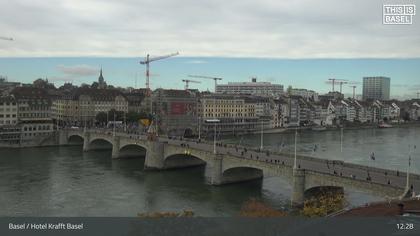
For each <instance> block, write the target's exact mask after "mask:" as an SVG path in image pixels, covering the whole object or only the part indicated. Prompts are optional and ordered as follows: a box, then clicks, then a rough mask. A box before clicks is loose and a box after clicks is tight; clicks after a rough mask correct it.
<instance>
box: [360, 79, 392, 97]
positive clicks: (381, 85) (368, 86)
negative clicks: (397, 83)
mask: <svg viewBox="0 0 420 236" xmlns="http://www.w3.org/2000/svg"><path fill="white" fill-rule="evenodd" d="M390 84H391V78H389V77H383V76H376V77H364V78H363V100H380V101H386V100H389V97H390Z"/></svg>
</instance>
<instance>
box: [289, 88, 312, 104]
mask: <svg viewBox="0 0 420 236" xmlns="http://www.w3.org/2000/svg"><path fill="white" fill-rule="evenodd" d="M290 93H291V95H293V96H300V97H302V98H304V99H305V100H311V101H314V102H317V101H318V93H317V92H315V91H313V90H307V89H292V90H291V91H290Z"/></svg>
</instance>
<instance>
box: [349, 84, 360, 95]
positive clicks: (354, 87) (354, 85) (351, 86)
mask: <svg viewBox="0 0 420 236" xmlns="http://www.w3.org/2000/svg"><path fill="white" fill-rule="evenodd" d="M348 84H351V85H350V86H349V87H350V88H353V99H355V98H356V88H357V86H356V84H360V83H359V82H355V81H349V82H348Z"/></svg>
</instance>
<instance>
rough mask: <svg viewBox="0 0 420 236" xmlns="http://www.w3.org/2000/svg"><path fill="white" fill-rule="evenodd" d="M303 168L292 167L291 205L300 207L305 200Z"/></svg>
mask: <svg viewBox="0 0 420 236" xmlns="http://www.w3.org/2000/svg"><path fill="white" fill-rule="evenodd" d="M304 194H305V170H303V169H293V189H292V200H291V202H292V206H293V207H301V206H303V203H304V200H305V195H304Z"/></svg>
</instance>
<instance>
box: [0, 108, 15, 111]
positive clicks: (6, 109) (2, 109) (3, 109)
mask: <svg viewBox="0 0 420 236" xmlns="http://www.w3.org/2000/svg"><path fill="white" fill-rule="evenodd" d="M3 111H16V108H0V112H3Z"/></svg>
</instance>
